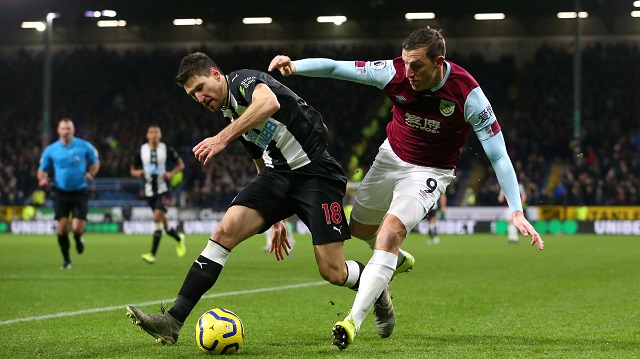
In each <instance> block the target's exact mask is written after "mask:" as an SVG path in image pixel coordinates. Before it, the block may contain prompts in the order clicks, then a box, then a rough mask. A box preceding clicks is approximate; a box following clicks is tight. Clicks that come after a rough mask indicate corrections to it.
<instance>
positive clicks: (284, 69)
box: [269, 55, 296, 76]
mask: <svg viewBox="0 0 640 359" xmlns="http://www.w3.org/2000/svg"><path fill="white" fill-rule="evenodd" d="M275 69H278V70H280V73H281V74H282V75H283V76H289V75H293V74H295V73H296V65H294V64H293V63H292V62H291V59H290V58H289V56H286V55H278V56H276V57H274V58H273V60H271V63H270V64H269V71H273V70H275Z"/></svg>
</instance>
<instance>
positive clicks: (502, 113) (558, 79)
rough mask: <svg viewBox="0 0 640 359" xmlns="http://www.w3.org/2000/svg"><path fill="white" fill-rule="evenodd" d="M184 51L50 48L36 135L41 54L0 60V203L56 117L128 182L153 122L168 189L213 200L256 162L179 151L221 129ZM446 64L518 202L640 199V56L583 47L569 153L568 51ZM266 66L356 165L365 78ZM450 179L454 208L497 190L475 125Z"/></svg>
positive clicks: (22, 198) (374, 94)
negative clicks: (172, 165)
mask: <svg viewBox="0 0 640 359" xmlns="http://www.w3.org/2000/svg"><path fill="white" fill-rule="evenodd" d="M191 51H203V52H205V53H207V54H209V55H210V56H211V57H212V58H213V60H214V61H216V62H217V64H218V65H219V66H220V67H221V68H222V70H223V71H224V72H229V71H232V70H237V69H241V68H253V69H259V70H266V68H267V66H268V64H269V61H270V60H271V58H272V57H273V56H274V55H277V54H282V53H284V54H287V55H290V56H291V57H292V58H294V59H296V58H302V57H330V58H335V59H344V60H350V59H359V60H377V59H387V58H393V57H395V56H398V55H399V53H400V49H399V47H398V48H396V47H393V46H389V45H371V44H367V45H355V46H354V45H340V44H314V45H306V46H302V45H300V46H294V45H291V46H289V47H283V46H275V45H274V46H266V45H265V46H244V47H235V48H233V49H227V50H224V51H221V50H218V49H216V48H210V47H209V48H208V47H201V48H196V49H192V50H191ZM191 51H183V50H175V49H173V50H169V49H156V50H153V51H148V50H119V51H116V50H110V49H109V50H107V49H104V48H93V49H88V48H80V49H72V50H59V51H56V52H55V53H54V57H53V58H54V61H53V81H52V83H53V92H52V104H53V106H52V113H51V117H50V124H49V127H50V129H49V130H50V132H51V134H50V137H49V138H48V139H46V138H43V137H42V135H41V134H42V133H43V131H42V129H43V115H42V96H43V95H42V84H43V79H42V73H43V61H42V57H43V56H42V53H41V52H28V51H24V50H23V51H20V52H19V53H17V54H15V55H12V56H9V57H5V58H0V78H2V79H3V82H4V83H5V86H2V87H0V123H1V124H2V131H0V205H23V204H28V203H30V202H31V201H32V193H33V192H34V190H35V189H37V181H36V175H35V173H36V169H37V165H38V160H39V156H40V154H41V151H42V149H43V144H44V143H49V142H52V141H54V140H56V139H57V134H56V133H55V127H56V124H57V121H58V120H59V119H60V118H62V117H69V118H71V119H72V120H73V121H74V123H75V126H76V136H78V137H81V138H84V139H87V140H89V141H91V142H92V143H93V144H94V145H95V146H96V147H97V148H98V150H99V152H100V157H101V162H102V166H101V169H100V173H99V175H98V177H101V178H105V177H128V175H129V165H130V164H131V163H132V161H133V156H134V154H135V153H136V149H137V148H138V147H139V146H140V145H141V144H142V143H144V142H145V133H146V128H147V127H148V126H149V125H150V124H157V125H159V126H160V127H161V129H162V133H163V141H164V142H165V143H167V144H169V145H171V146H173V147H175V148H176V149H177V150H178V151H179V153H180V154H181V156H182V157H183V159H184V160H185V163H186V168H185V171H184V180H183V182H182V183H181V184H180V185H179V187H178V188H177V190H178V191H179V192H180V193H181V196H182V198H183V199H184V200H183V203H182V204H184V205H186V206H194V207H209V208H213V209H216V210H221V209H224V208H225V207H226V205H227V204H228V203H229V202H230V201H231V199H232V198H233V197H234V196H235V195H236V194H237V193H238V191H239V190H240V189H241V188H242V187H243V186H244V185H245V184H246V183H247V182H248V181H250V180H251V179H252V178H253V177H254V176H255V173H256V170H255V167H254V165H253V162H252V161H251V159H250V157H249V156H248V155H247V154H246V153H245V152H244V150H243V149H242V147H241V146H239V145H237V144H235V145H232V146H230V147H229V148H227V149H226V150H225V151H224V152H222V153H221V154H220V155H218V156H217V158H216V160H215V161H214V163H212V164H211V165H209V166H207V167H203V166H202V165H200V164H199V163H198V162H197V161H196V160H195V159H194V158H193V155H192V154H191V148H192V147H193V146H194V145H195V144H197V143H198V142H200V141H201V140H202V139H203V138H205V137H208V136H212V135H214V134H215V133H216V132H217V131H219V130H220V129H221V128H222V126H223V125H224V120H223V119H222V118H221V115H220V114H213V113H211V112H208V110H206V109H205V108H204V107H202V106H201V105H199V104H197V103H195V102H193V100H191V99H190V98H189V97H188V96H186V95H185V94H184V90H183V89H182V88H180V87H178V86H177V85H175V84H174V83H173V78H174V76H175V73H176V71H177V67H178V64H179V61H180V59H181V57H182V56H184V55H185V54H187V53H188V52H191ZM447 59H449V60H450V61H453V62H456V63H458V64H460V65H462V66H463V67H465V68H467V70H469V72H470V73H471V74H472V75H473V76H474V77H475V78H476V79H477V80H478V82H479V83H480V86H481V87H482V88H483V90H484V92H485V94H486V95H487V97H488V98H489V100H490V101H491V103H492V105H493V107H494V111H495V113H496V114H497V116H498V120H499V122H500V125H501V127H502V129H503V131H504V135H505V138H506V141H507V147H508V150H509V154H510V156H511V159H512V161H513V163H514V165H515V167H516V171H517V173H518V174H519V177H520V181H521V182H522V183H523V184H524V186H525V188H526V191H527V196H528V200H527V202H528V204H529V205H546V204H561V205H638V204H640V200H639V198H638V191H639V190H640V178H639V177H640V161H639V158H640V101H637V100H634V99H635V96H637V95H636V94H637V92H638V90H639V89H640V88H639V86H638V85H637V84H638V83H640V67H638V66H637V63H639V62H640V53H639V51H638V47H637V46H636V45H630V44H620V45H595V46H587V47H586V48H585V49H584V56H583V71H582V73H583V77H582V113H581V115H582V121H581V130H580V134H581V137H582V139H581V141H580V147H579V148H580V150H579V151H577V150H576V149H577V148H576V147H575V145H576V143H575V141H574V114H573V111H574V109H573V97H572V93H573V87H572V86H573V70H572V68H573V52H572V49H571V48H570V47H569V48H568V47H560V46H557V47H552V46H543V47H541V48H540V49H539V50H538V51H537V53H536V55H535V57H534V59H531V61H528V62H527V63H526V64H525V65H524V66H520V67H518V66H516V61H515V60H514V58H512V57H503V58H501V59H499V60H497V61H491V62H490V61H486V60H484V58H483V56H482V55H481V54H477V55H472V56H457V55H456V53H455V49H450V51H449V53H448V55H447ZM273 75H274V77H275V78H276V79H278V80H280V81H281V82H283V83H284V84H285V85H287V86H288V87H290V88H292V89H293V90H294V91H295V92H297V93H298V94H299V95H300V96H301V97H302V98H304V99H305V100H306V101H307V102H308V103H309V104H311V105H312V106H314V107H315V108H316V109H317V110H318V111H320V113H321V114H322V115H323V118H324V120H325V123H326V124H327V127H328V128H329V132H330V135H331V138H330V152H331V153H332V154H333V155H334V157H336V159H337V160H338V161H339V162H340V163H341V164H342V165H343V167H344V168H345V170H347V172H348V174H349V175H350V176H355V175H356V172H360V171H362V172H364V171H366V170H367V166H368V165H369V164H370V163H371V162H372V161H373V156H375V153H376V151H377V147H378V145H379V144H380V143H381V142H382V140H383V139H384V137H385V134H384V131H385V125H386V121H388V117H387V118H380V120H381V121H380V123H379V125H378V126H377V127H375V128H373V130H372V129H371V121H372V119H373V118H374V117H376V116H379V112H380V108H381V105H382V103H383V102H384V95H383V94H382V93H381V92H380V91H379V90H378V89H376V88H374V87H370V86H364V85H359V84H354V83H350V82H345V81H336V80H327V79H309V78H303V77H296V76H293V77H288V78H283V77H282V76H280V74H279V73H277V74H273ZM383 115H384V114H383ZM364 128H368V131H369V130H370V131H371V133H367V141H361V139H362V138H363V132H364V130H363V129H364ZM356 149H357V150H356ZM354 153H357V156H356V158H354ZM354 160H355V163H354ZM554 166H555V167H554ZM554 168H555V169H558V168H559V169H560V170H559V171H558V170H555V171H554ZM360 175H361V173H360ZM458 176H459V178H458V179H457V181H456V182H455V183H454V184H453V185H452V187H451V188H450V191H449V197H450V199H449V200H450V203H451V204H452V205H454V204H458V203H465V204H469V205H497V204H498V203H497V198H498V192H499V185H498V184H497V181H496V179H495V175H494V174H493V172H492V169H491V166H490V164H489V162H488V160H487V158H486V156H485V155H484V153H483V150H482V146H481V145H480V143H479V142H478V140H477V138H476V137H475V135H473V134H471V135H470V136H469V141H468V143H467V146H466V147H465V149H464V151H463V153H462V157H461V160H460V162H459V166H458ZM472 194H473V196H472ZM97 196H98V198H99V193H98V194H97ZM469 198H473V200H468V199H469Z"/></svg>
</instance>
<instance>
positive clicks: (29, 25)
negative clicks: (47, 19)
mask: <svg viewBox="0 0 640 359" xmlns="http://www.w3.org/2000/svg"><path fill="white" fill-rule="evenodd" d="M20 27H21V28H23V29H36V30H38V31H44V30H46V29H47V25H45V24H44V22H42V21H25V22H23V23H22V24H21V25H20Z"/></svg>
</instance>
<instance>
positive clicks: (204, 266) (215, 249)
mask: <svg viewBox="0 0 640 359" xmlns="http://www.w3.org/2000/svg"><path fill="white" fill-rule="evenodd" d="M229 253H231V251H229V250H228V249H226V248H224V247H223V246H222V245H220V244H218V243H217V242H214V241H213V240H209V242H208V243H207V246H206V247H205V249H204V250H203V251H202V253H201V254H200V256H199V257H198V259H196V260H195V262H193V265H191V269H190V270H189V273H187V277H186V278H185V279H184V282H183V283H182V288H180V291H179V292H178V297H177V298H176V301H175V302H174V303H173V307H172V308H171V309H170V310H169V314H170V315H171V316H172V317H174V318H175V319H177V320H179V321H180V322H184V321H185V319H187V317H188V316H189V314H190V313H191V311H192V310H193V307H195V305H196V304H197V303H198V301H199V300H200V298H202V296H203V295H204V293H206V292H207V291H208V290H209V289H211V287H213V285H214V284H215V283H216V281H217V280H218V276H219V275H220V272H222V267H223V266H224V264H225V263H226V261H227V258H228V257H229Z"/></svg>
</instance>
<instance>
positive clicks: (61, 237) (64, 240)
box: [58, 233, 71, 263]
mask: <svg viewBox="0 0 640 359" xmlns="http://www.w3.org/2000/svg"><path fill="white" fill-rule="evenodd" d="M58 244H59V245H60V250H61V251H62V257H63V258H64V262H65V263H67V262H71V258H69V234H67V233H65V234H58Z"/></svg>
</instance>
